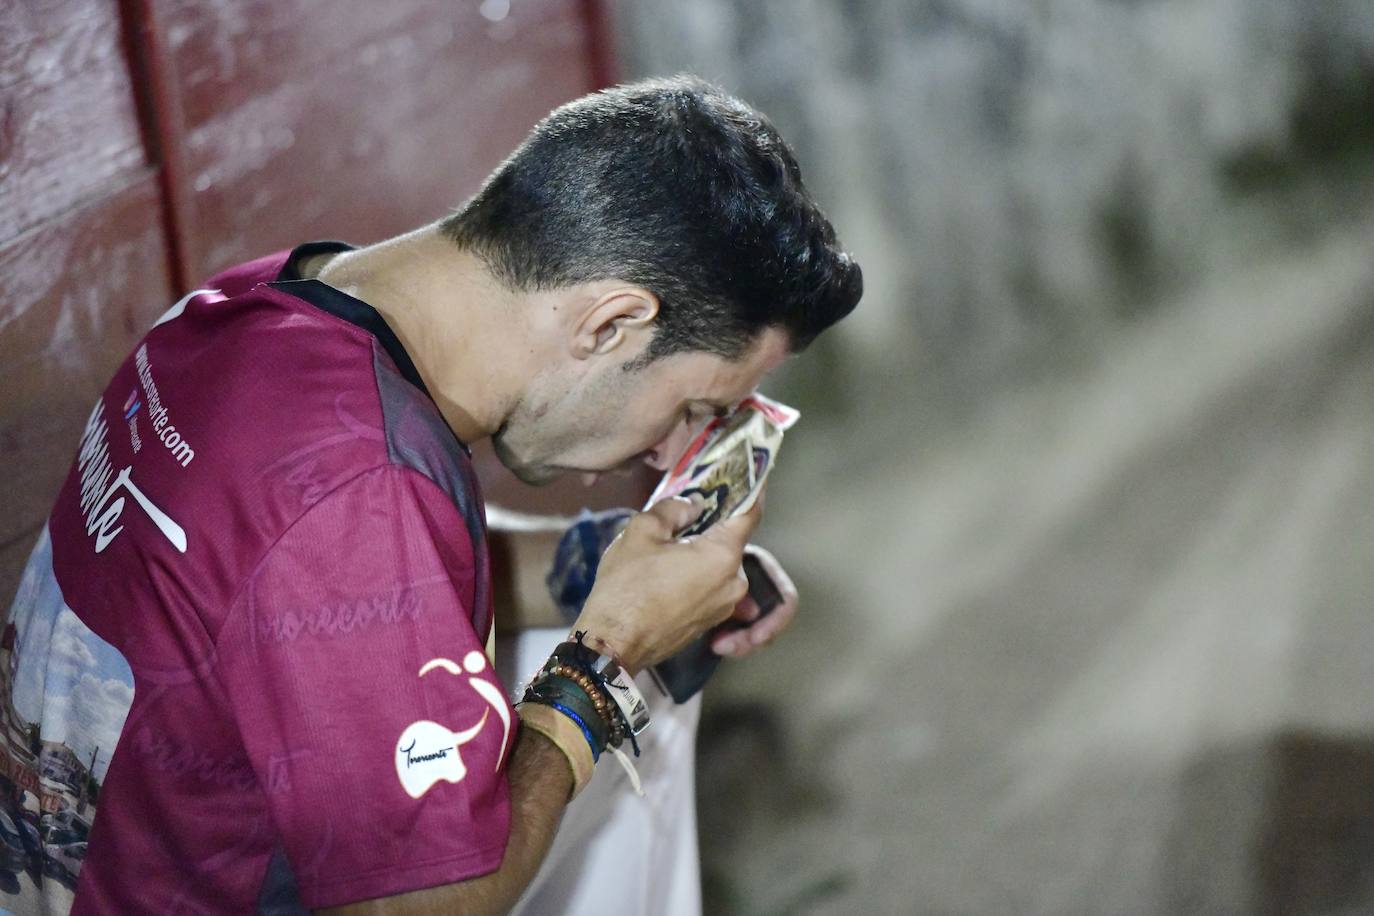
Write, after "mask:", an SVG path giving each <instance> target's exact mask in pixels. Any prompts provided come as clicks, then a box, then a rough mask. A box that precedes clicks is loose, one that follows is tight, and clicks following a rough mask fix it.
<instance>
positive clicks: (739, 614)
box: [711, 544, 798, 658]
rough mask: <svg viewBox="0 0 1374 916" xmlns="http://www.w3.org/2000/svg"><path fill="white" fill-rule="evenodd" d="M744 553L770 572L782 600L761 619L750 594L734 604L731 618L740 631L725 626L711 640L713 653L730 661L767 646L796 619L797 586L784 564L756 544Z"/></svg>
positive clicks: (751, 545)
mask: <svg viewBox="0 0 1374 916" xmlns="http://www.w3.org/2000/svg"><path fill="white" fill-rule="evenodd" d="M744 552H745V553H748V554H751V555H752V556H754V557H755V558H756V559H757V560H758V561H759V565H760V566H762V567H763V570H764V572H766V573H768V578H770V579H772V580H773V584H774V585H776V586H777V588H778V594H780V595H781V596H782V601H781V602H780V603H779V604H778V606H777V607H775V608H773V610H772V611H771V612H769V613H768V614H766V615H764V616H762V617H760V616H759V606H758V605H757V604H756V603H755V602H754V599H753V598H751V597H750V596H748V595H745V596H744V598H743V599H741V600H740V602H739V603H738V604H736V605H735V610H734V613H733V614H732V615H731V617H732V618H733V620H734V621H737V622H738V623H739V624H740V625H741V626H740V627H739V628H738V629H736V628H734V627H723V628H722V629H721V632H719V633H717V634H716V635H715V636H714V637H713V638H712V639H711V651H713V652H715V653H716V654H717V655H728V656H730V657H731V658H743V657H744V656H746V655H748V654H749V653H751V652H753V651H755V650H757V649H761V648H763V647H764V646H766V645H768V644H769V643H770V642H772V641H773V639H774V638H775V637H776V636H777V635H778V634H779V633H781V632H782V631H783V630H785V629H787V628H788V627H789V626H791V625H792V621H793V620H794V619H796V616H797V606H798V597H797V587H796V585H794V584H793V583H792V577H791V576H789V575H787V571H786V570H784V569H783V568H782V564H781V563H779V562H778V561H777V558H776V557H774V556H773V555H772V554H771V553H769V552H768V551H767V550H764V549H763V548H762V547H758V546H756V545H754V544H750V545H749V546H748V547H746V548H745V549H744Z"/></svg>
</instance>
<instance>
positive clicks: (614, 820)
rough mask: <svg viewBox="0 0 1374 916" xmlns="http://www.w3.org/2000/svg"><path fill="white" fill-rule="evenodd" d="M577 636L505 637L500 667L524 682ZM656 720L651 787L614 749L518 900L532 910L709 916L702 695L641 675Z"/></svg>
mask: <svg viewBox="0 0 1374 916" xmlns="http://www.w3.org/2000/svg"><path fill="white" fill-rule="evenodd" d="M566 635H567V630H560V629H548V630H527V631H525V632H523V633H520V634H519V635H517V636H515V637H512V638H498V639H497V641H496V665H497V671H498V673H499V674H500V676H501V679H502V682H503V683H505V684H506V685H507V686H508V687H509V688H510V689H511V690H516V689H518V687H520V686H523V685H524V683H525V681H527V680H528V679H529V677H530V675H532V674H533V673H534V672H535V671H537V670H539V668H540V667H541V666H542V665H543V664H544V661H545V660H546V659H547V658H548V657H549V654H550V653H551V652H552V651H553V649H554V647H555V646H557V645H558V644H559V643H560V642H562V641H563V639H564V638H565V637H566ZM636 683H637V684H638V685H639V689H640V690H641V691H643V693H644V697H645V699H646V700H647V701H648V704H649V715H650V716H651V722H650V724H649V727H648V729H646V730H645V732H644V733H643V734H642V735H641V736H640V738H639V744H640V749H641V751H642V752H643V754H642V756H640V757H638V758H634V757H633V754H632V752H631V751H630V746H629V743H628V742H626V744H625V751H626V753H631V757H632V759H633V760H634V763H635V767H636V769H638V770H639V777H640V779H641V780H642V781H643V784H644V792H645V796H646V797H644V798H640V797H639V796H637V795H635V793H634V789H632V788H631V786H630V779H629V777H628V776H627V775H626V773H625V771H624V770H623V769H622V768H621V766H620V764H618V763H617V762H616V761H615V758H614V757H613V756H612V755H611V754H610V752H607V753H605V754H603V755H602V757H601V760H600V762H598V763H597V765H596V771H595V774H594V775H593V776H592V781H591V783H589V784H588V785H587V787H586V788H585V789H583V790H582V794H581V795H579V796H578V797H577V798H575V799H574V800H573V801H572V803H571V804H569V805H568V809H567V811H566V812H565V813H564V815H563V822H562V824H561V825H560V826H559V828H558V835H557V836H556V837H555V838H554V842H553V847H552V849H551V850H550V851H549V856H548V858H547V859H545V860H544V864H543V866H542V867H541V868H540V869H539V873H538V874H537V875H536V876H535V878H534V881H533V882H532V883H531V884H530V886H529V887H528V888H527V889H526V890H525V894H524V896H522V897H521V898H520V902H519V903H518V904H517V905H516V907H515V910H514V911H513V912H515V913H516V914H523V916H606V914H608V913H625V914H631V913H633V914H644V916H700V914H701V866H700V860H699V857H698V853H697V811H696V785H695V780H696V766H695V753H696V732H697V718H698V716H699V714H700V711H701V697H700V695H698V696H696V697H693V698H692V699H691V701H690V702H687V703H685V704H683V705H681V706H679V705H677V704H676V703H674V702H673V701H672V698H671V697H668V696H666V695H665V694H664V693H663V692H662V691H660V690H659V689H658V686H657V685H656V684H654V682H653V679H652V678H651V677H649V675H647V674H641V675H640V676H639V678H638V679H637V680H636Z"/></svg>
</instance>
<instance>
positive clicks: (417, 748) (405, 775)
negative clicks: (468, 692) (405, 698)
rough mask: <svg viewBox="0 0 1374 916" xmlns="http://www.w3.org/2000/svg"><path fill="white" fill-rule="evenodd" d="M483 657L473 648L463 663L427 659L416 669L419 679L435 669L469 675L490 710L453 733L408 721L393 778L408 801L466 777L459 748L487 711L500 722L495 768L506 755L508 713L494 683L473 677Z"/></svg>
mask: <svg viewBox="0 0 1374 916" xmlns="http://www.w3.org/2000/svg"><path fill="white" fill-rule="evenodd" d="M486 667H487V657H486V656H485V655H483V654H482V653H481V652H479V651H477V650H476V649H474V650H473V651H471V652H469V653H468V654H467V655H465V656H464V657H463V664H462V665H461V666H460V665H459V664H458V663H457V662H454V661H451V660H450V659H447V658H435V659H431V660H430V661H428V662H425V664H424V665H423V666H422V667H421V668H420V674H419V675H418V676H419V677H424V676H425V675H426V674H428V673H429V672H431V671H433V670H435V669H442V670H444V671H447V672H448V673H449V674H453V675H457V676H459V677H461V676H462V675H463V674H464V673H465V672H466V673H467V674H468V675H469V677H468V679H467V680H468V684H469V685H470V686H471V687H472V689H473V690H474V691H475V692H476V693H477V695H478V696H480V697H481V698H482V700H483V701H484V702H485V703H486V704H487V705H488V706H489V707H490V708H489V709H487V710H485V711H484V712H483V713H482V718H480V719H478V720H477V723H476V724H475V725H473V726H471V727H469V728H466V729H464V730H462V731H457V732H455V731H453V730H451V729H449V728H448V727H446V726H444V725H440V724H439V723H438V722H433V721H430V720H429V719H421V720H420V721H419V722H412V723H411V724H410V725H408V726H407V727H406V730H405V731H403V732H401V737H400V740H398V741H397V742H396V775H397V776H398V777H399V778H400V780H401V788H403V789H405V790H406V794H407V795H409V796H410V797H411V798H419V797H420V796H422V795H424V794H425V793H426V792H428V791H429V790H430V789H431V788H433V786H434V784H435V783H437V782H439V781H440V780H443V781H444V782H453V783H458V782H462V781H463V780H464V779H465V778H467V775H468V768H467V766H466V764H464V763H463V745H465V744H467V743H468V742H470V741H472V740H473V739H474V738H476V737H477V736H478V735H479V734H481V732H482V728H483V727H484V726H485V725H486V724H487V718H488V717H489V716H490V715H491V711H492V710H493V709H494V710H496V715H497V717H498V718H500V720H501V728H502V736H501V750H500V751H499V752H498V753H497V755H496V767H494V768H493V769H499V768H500V766H501V761H502V760H503V759H504V758H505V756H506V742H507V741H509V740H510V711H509V710H508V709H507V708H506V702H505V698H504V697H503V696H502V695H501V690H500V688H498V687H497V686H496V685H495V684H492V683H491V682H490V681H488V680H486V679H484V678H478V677H477V675H478V674H480V673H481V672H482V671H484V670H486Z"/></svg>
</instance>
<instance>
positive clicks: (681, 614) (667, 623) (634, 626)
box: [574, 498, 763, 672]
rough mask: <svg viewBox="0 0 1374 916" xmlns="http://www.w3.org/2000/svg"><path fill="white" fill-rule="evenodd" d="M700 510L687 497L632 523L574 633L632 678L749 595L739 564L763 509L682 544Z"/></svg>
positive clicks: (605, 564) (606, 561)
mask: <svg viewBox="0 0 1374 916" xmlns="http://www.w3.org/2000/svg"><path fill="white" fill-rule="evenodd" d="M701 510H702V507H701V505H700V503H699V502H695V501H688V500H686V499H681V498H674V499H667V500H663V501H662V502H659V503H656V504H655V505H654V506H652V507H651V508H649V509H648V510H646V511H644V512H641V513H639V514H638V515H636V516H635V517H634V518H632V519H630V522H629V524H628V525H626V527H625V530H624V531H623V532H621V534H620V536H619V537H618V538H616V540H615V542H614V543H613V544H611V546H610V548H609V549H607V551H606V553H605V555H604V556H603V557H602V558H601V565H600V568H599V569H598V570H597V576H596V585H595V586H594V587H593V588H592V593H591V595H590V596H588V598H587V603H586V605H585V606H584V607H583V609H582V615H581V616H580V617H579V618H578V620H577V623H576V624H575V625H574V629H577V630H585V631H586V632H587V635H588V637H589V638H590V639H591V640H593V641H600V642H602V643H604V645H605V647H606V649H607V650H609V651H610V652H611V653H613V654H615V655H616V656H617V657H618V658H619V659H620V661H621V663H622V664H623V665H625V667H626V668H628V669H629V670H630V671H631V672H635V671H639V670H642V669H643V668H646V667H648V666H649V665H652V664H655V663H657V662H659V661H662V660H663V659H665V658H667V657H668V656H670V655H672V654H673V653H675V652H677V651H678V650H679V649H681V648H682V647H683V646H685V645H687V644H688V643H689V642H691V641H692V640H693V639H695V638H696V637H697V636H698V635H700V634H701V633H703V632H705V631H706V630H707V629H709V628H710V627H712V626H714V625H715V624H717V623H720V622H721V621H723V620H725V619H726V618H727V617H729V616H730V614H731V613H733V612H734V610H735V608H736V606H737V605H738V604H739V603H740V601H741V600H742V599H744V597H745V595H746V593H747V591H748V582H747V581H746V579H745V577H744V571H743V570H742V569H741V568H740V563H741V561H742V560H743V556H744V548H745V545H746V544H747V543H748V542H749V536H750V535H751V534H753V532H754V529H755V528H756V527H758V523H759V520H760V518H761V517H762V515H763V507H762V505H761V504H756V505H755V507H754V508H753V509H751V510H750V511H748V512H745V513H743V514H741V515H737V516H735V517H733V518H729V519H726V520H724V521H721V522H717V523H716V524H715V525H713V526H712V527H711V528H710V529H708V530H707V531H706V532H704V533H703V534H700V535H696V536H695V537H690V538H678V537H677V536H676V532H677V531H680V530H681V529H682V528H684V527H685V526H687V525H688V524H690V523H691V522H692V521H694V520H695V519H696V518H697V517H698V516H699V515H701Z"/></svg>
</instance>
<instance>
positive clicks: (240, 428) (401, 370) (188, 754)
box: [0, 243, 516, 913]
mask: <svg viewBox="0 0 1374 916" xmlns="http://www.w3.org/2000/svg"><path fill="white" fill-rule="evenodd" d="M345 247H347V246H343V245H339V244H337V243H316V244H313V245H306V246H301V247H300V248H298V249H296V250H295V251H294V252H292V253H290V254H289V255H288V254H287V253H285V252H283V253H281V254H277V255H274V256H271V257H267V258H263V259H261V260H258V261H253V262H251V263H249V264H245V265H242V266H240V267H237V268H234V269H231V270H229V271H226V272H225V273H223V274H221V275H219V276H217V277H215V278H213V279H212V280H210V281H209V282H208V283H207V284H206V289H203V290H198V291H196V292H193V293H191V294H190V295H188V296H187V297H185V298H184V299H182V300H181V301H180V302H178V303H176V304H175V305H174V306H173V307H172V308H171V309H170V310H169V311H168V312H167V313H166V314H165V315H163V317H162V318H160V319H159V320H158V322H157V324H156V325H155V326H154V327H153V329H152V330H151V331H150V332H149V333H148V335H147V337H146V338H144V340H143V341H142V342H141V343H140V344H139V346H138V347H137V349H136V350H135V351H134V353H133V354H131V355H130V356H129V358H128V359H127V360H126V361H125V362H124V364H123V365H122V366H121V367H120V369H119V371H118V372H117V373H116V374H115V376H114V380H113V381H112V382H111V383H110V385H109V387H108V388H106V389H105V392H104V395H103V396H102V397H101V398H100V400H99V401H97V402H96V404H95V405H94V406H93V408H92V409H91V412H90V417H89V419H88V420H87V422H86V427H85V430H84V433H83V435H82V437H81V441H80V444H79V450H78V454H77V458H76V461H75V462H74V464H73V467H72V469H71V472H70V473H69V475H68V477H67V480H66V483H65V485H64V486H63V488H62V491H61V493H60V495H59V496H58V499H57V503H56V505H55V507H54V509H53V512H52V515H51V517H50V519H49V522H48V525H47V528H46V530H45V532H44V533H43V535H42V537H41V538H40V540H39V543H38V546H37V547H36V548H35V550H34V553H33V556H32V558H31V559H30V561H29V565H28V567H27V569H26V571H25V573H24V577H23V580H22V582H21V585H20V588H19V593H18V596H17V597H16V599H15V602H14V605H13V606H12V608H11V610H10V616H9V620H8V622H7V623H6V625H5V628H4V630H3V634H2V635H0V718H2V719H3V728H0V909H4V910H9V911H13V912H17V913H38V912H52V911H56V912H64V911H66V910H68V909H69V910H70V911H71V912H73V913H136V912H137V913H218V912H235V913H242V912H254V911H257V912H291V911H293V910H297V909H299V908H300V907H302V906H304V907H309V908H314V907H322V906H330V905H336V904H341V903H347V902H351V901H356V900H360V899H366V898H369V897H377V896H383V895H390V894H396V893H401V892H405V891H410V890H416V889H419V888H424V887H430V886H434V885H437V884H444V883H449V882H453V881H459V880H462V879H465V878H470V877H473V876H476V875H481V874H485V873H488V872H491V871H493V870H495V869H496V868H497V867H498V866H499V865H500V863H501V859H502V856H503V854H504V851H505V846H506V839H507V835H508V830H509V797H508V787H507V784H506V779H505V774H504V770H503V767H504V764H505V760H506V758H507V756H508V755H509V753H510V749H511V745H512V744H513V743H514V739H515V734H514V730H515V727H516V720H515V717H514V715H513V713H512V711H511V708H510V706H509V704H508V703H507V700H506V698H505V692H504V691H503V690H502V689H501V688H500V687H499V683H498V682H497V680H496V678H495V675H494V674H493V672H492V670H491V666H490V665H489V664H488V660H487V656H486V654H485V653H484V651H483V649H484V646H485V644H486V641H487V638H488V635H489V633H490V629H491V626H492V610H491V596H490V570H489V567H488V562H487V555H486V547H485V529H484V520H483V518H484V516H483V510H482V504H481V498H480V495H479V493H478V490H477V484H476V480H475V478H474V476H473V472H472V467H471V464H470V462H469V456H468V454H467V451H466V449H465V448H464V446H463V445H462V444H461V443H460V442H459V441H458V440H457V439H456V438H455V437H454V435H453V432H452V431H451V430H450V429H449V428H448V427H447V426H446V425H445V424H444V422H443V420H442V419H441V417H440V415H439V413H438V411H437V409H436V408H435V406H434V403H433V402H432V401H431V400H430V398H429V396H428V394H427V392H426V391H425V388H424V384H423V382H422V381H421V379H420V377H419V375H418V373H417V372H416V371H415V367H414V365H413V364H412V363H411V361H410V359H409V357H408V356H407V355H406V353H405V351H404V349H403V348H402V347H401V345H400V343H399V342H398V340H397V339H396V337H395V335H394V334H393V333H392V332H391V330H390V328H388V327H387V325H386V323H385V321H383V320H382V317H381V316H380V314H378V313H377V312H376V311H375V310H373V309H372V308H371V307H370V306H368V305H367V304H366V303H364V302H362V301H360V300H358V299H355V298H353V297H351V296H348V295H346V294H344V293H341V292H339V291H338V290H335V289H333V288H331V287H329V286H326V285H324V284H323V283H320V282H319V281H318V280H313V279H302V278H301V277H300V275H299V273H298V268H297V263H298V261H299V260H300V259H301V258H303V257H306V256H308V255H310V254H314V253H317V252H321V251H327V250H336V249H343V248H345ZM7 879H8V880H7ZM44 901H46V903H45V902H44Z"/></svg>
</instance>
